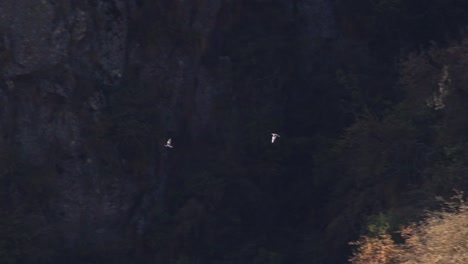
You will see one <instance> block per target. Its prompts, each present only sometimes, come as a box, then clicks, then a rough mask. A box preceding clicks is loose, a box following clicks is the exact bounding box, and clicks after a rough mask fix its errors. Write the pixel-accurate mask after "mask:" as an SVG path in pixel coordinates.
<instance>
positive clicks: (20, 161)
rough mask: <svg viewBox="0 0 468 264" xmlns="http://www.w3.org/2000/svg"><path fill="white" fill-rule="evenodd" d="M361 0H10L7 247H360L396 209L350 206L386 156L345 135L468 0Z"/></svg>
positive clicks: (29, 250)
mask: <svg viewBox="0 0 468 264" xmlns="http://www.w3.org/2000/svg"><path fill="white" fill-rule="evenodd" d="M355 2H356V4H355V5H351V4H350V2H349V1H344V0H336V1H332V0H295V1H285V0H236V1H229V0H197V1H185V0H179V1H173V0H158V1H152V0H135V1H133V0H99V1H75V0H54V1H52V0H42V1H32V0H3V1H1V2H0V62H1V63H0V78H1V80H0V100H1V104H0V135H1V137H0V157H1V159H0V165H1V170H0V181H1V184H0V195H1V199H0V206H1V209H2V211H1V213H0V214H1V215H0V262H2V263H63V262H67V263H337V262H336V261H343V260H344V259H345V258H346V254H348V252H349V248H348V246H347V244H346V243H347V241H349V240H350V239H353V238H354V236H356V235H357V234H358V233H359V228H360V227H359V221H361V220H362V219H361V218H362V217H361V216H362V215H361V213H362V214H364V215H365V214H366V213H368V214H372V213H375V212H377V211H379V210H381V209H382V210H383V209H388V208H387V207H386V205H379V206H382V207H379V208H377V209H376V208H373V209H372V210H370V211H369V210H368V209H369V207H368V205H367V204H359V203H357V205H356V206H357V207H359V209H358V210H355V211H352V212H350V211H347V210H346V209H344V207H345V206H346V201H347V200H349V197H352V196H353V195H354V193H353V192H354V191H355V190H357V189H359V188H360V187H362V186H360V187H359V188H357V189H356V188H355V186H354V187H353V185H352V184H351V185H349V184H350V183H349V182H348V179H347V178H344V177H345V176H347V175H353V173H354V172H355V170H354V167H352V166H351V165H350V164H359V162H360V161H362V162H363V164H364V165H363V167H366V168H367V165H368V164H369V166H371V165H372V164H373V162H374V160H372V161H369V160H364V158H363V160H359V158H357V157H358V156H360V155H359V154H360V153H368V152H366V151H367V150H368V149H366V150H359V149H358V150H356V151H357V152H356V153H354V154H357V155H356V156H354V157H352V158H351V157H350V156H353V153H350V152H347V151H348V150H349V151H352V150H353V149H352V148H350V149H346V147H343V146H346V144H347V143H343V144H342V145H340V146H341V147H343V148H340V147H336V145H337V142H342V141H339V140H338V139H339V138H340V135H342V134H343V131H344V129H345V128H347V127H350V126H351V125H353V124H354V125H355V126H358V125H359V124H360V123H359V122H358V121H362V119H361V118H362V117H363V116H366V114H369V113H372V115H375V116H376V117H377V119H379V118H383V117H384V116H386V115H387V113H388V111H389V109H394V107H395V106H396V105H397V103H400V102H401V101H402V98H403V95H402V94H405V93H403V92H401V89H400V88H401V87H400V86H398V85H396V83H397V80H398V79H399V76H401V71H400V68H398V64H397V62H398V59H399V58H401V57H400V55H401V54H406V52H408V51H414V50H415V48H416V47H421V48H422V49H425V47H427V45H428V43H429V41H430V40H435V41H439V42H440V43H445V42H444V41H446V40H447V39H453V38H455V37H457V36H459V29H460V25H464V23H465V22H466V21H464V20H463V19H462V18H463V17H466V14H467V13H466V10H467V9H466V8H465V9H463V8H459V7H462V4H460V5H457V4H456V3H455V2H457V1H452V2H453V3H451V4H447V5H443V4H442V3H441V1H436V0H434V1H428V3H429V4H428V5H425V7H422V5H421V4H418V3H416V2H418V1H409V2H408V3H409V4H403V3H401V1H383V0H380V1H370V2H372V3H370V2H369V1H364V0H362V1H355ZM419 2H420V1H419ZM353 3H354V1H353ZM427 6H428V7H427ZM419 7H421V8H422V9H418V8H419ZM426 7H427V10H426V9H424V8H426ZM440 7H443V8H442V9H441V8H440ZM435 9H437V10H442V11H441V13H440V15H438V16H437V17H438V18H439V19H440V20H441V21H444V24H443V25H440V26H439V24H437V25H438V27H432V28H430V29H427V30H429V31H430V32H426V31H424V32H425V33H426V34H422V33H421V34H420V35H417V34H416V35H414V33H415V32H420V31H421V30H422V29H421V27H419V26H421V25H423V24H424V23H425V22H424V21H426V22H427V21H429V20H428V19H429V18H431V19H432V17H433V15H434V14H433V13H431V12H434V10H435ZM421 10H422V11H421ZM420 11H421V12H420ZM454 12H455V13H454ZM386 17H389V18H391V19H388V20H387V19H386ZM446 18H451V19H446ZM411 19H413V20H411ZM387 22H388V23H387ZM412 22H414V27H415V28H412V27H409V28H406V25H408V24H411V23H412ZM402 28H406V30H403V31H401V30H400V29H402ZM448 28H449V29H450V30H448ZM444 33H446V34H444ZM434 58H435V57H434ZM436 61H437V59H436ZM436 63H441V62H438V61H437V62H436ZM408 65H409V64H408ZM442 68H443V67H442ZM406 69H408V68H406ZM410 81H413V80H410ZM379 120H380V119H379ZM379 122H380V121H379ZM356 124H358V125H356ZM371 125H372V124H369V126H371ZM391 126H392V125H391ZM405 129H406V128H405ZM354 131H358V132H356V133H357V134H358V135H361V134H360V133H361V132H359V131H360V130H359V129H356V130H354ZM364 131H365V132H363V134H365V133H367V130H365V129H364ZM399 131H400V130H399ZM402 131H404V129H403V130H402ZM271 132H277V133H279V134H280V135H281V138H279V140H278V141H277V142H276V143H275V144H271V142H270V133H271ZM400 132H401V131H400ZM401 133H404V132H401ZM392 136H393V135H392ZM392 136H389V138H390V139H392ZM412 136H414V137H415V138H418V137H419V136H420V135H419V134H417V133H416V134H414V135H413V134H412V135H410V136H409V137H412ZM168 138H172V139H173V145H174V148H173V149H167V148H165V147H164V143H165V142H166V140H167V139H168ZM357 138H359V137H357ZM352 140H354V138H353V139H352ZM352 140H350V141H346V139H345V141H346V142H348V143H349V142H351V141H352ZM363 140H364V141H365V142H369V141H368V138H364V139H363ZM352 142H354V141H352ZM339 144H341V143H339ZM339 144H338V145H339ZM356 144H360V145H363V144H361V143H359V142H357V143H356ZM371 145H372V144H371ZM333 146H335V148H333ZM353 146H354V145H353ZM372 146H374V145H372ZM370 148H371V147H370ZM330 149H333V150H332V151H329V150H330ZM337 149H338V150H337ZM330 152H332V153H330ZM371 155H372V152H371ZM353 158H356V160H354V159H353ZM348 165H349V166H348ZM337 166H340V167H339V168H338V167H337ZM347 166H348V167H347ZM343 170H344V171H343ZM357 173H358V174H359V175H366V174H365V173H366V171H365V169H363V170H361V171H358V172H357ZM353 177H354V176H353ZM355 179H356V178H355ZM357 179H358V181H359V178H357ZM380 183H382V184H385V182H380ZM405 183H406V182H405ZM411 183H413V184H416V183H418V184H419V183H420V181H419V180H415V182H411ZM358 184H359V183H358ZM349 186H352V188H353V189H352V190H353V192H347V190H345V189H343V188H346V187H349ZM379 186H380V185H379ZM363 188H365V187H363ZM379 188H380V187H379ZM395 188H396V187H395ZM375 190H377V191H378V190H380V189H374V191H375ZM392 191H395V192H397V190H396V189H392ZM363 193H366V192H363ZM389 196H391V197H393V196H392V195H391V194H389ZM369 197H371V196H369ZM365 198H368V197H367V196H366V197H365ZM391 199H392V198H389V200H391ZM384 200H385V199H384ZM385 201H387V200H385ZM348 208H349V207H348ZM343 213H345V214H346V215H343ZM356 214H358V215H356ZM340 234H343V236H341V237H340Z"/></svg>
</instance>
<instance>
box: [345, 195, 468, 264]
mask: <svg viewBox="0 0 468 264" xmlns="http://www.w3.org/2000/svg"><path fill="white" fill-rule="evenodd" d="M462 195H463V193H461V192H458V193H457V195H456V196H454V197H453V198H454V200H455V201H454V202H445V201H444V205H445V206H444V209H443V210H441V211H437V212H430V213H428V216H427V218H426V219H425V220H423V221H421V222H419V223H412V224H410V225H409V226H407V227H404V228H402V229H401V230H400V233H401V235H402V236H403V237H404V238H405V243H403V244H395V243H394V241H393V240H392V239H391V236H390V235H388V234H384V235H380V236H378V237H366V236H363V237H361V239H360V240H359V241H357V242H352V243H350V244H352V245H356V246H357V249H356V250H355V251H354V253H353V256H352V257H351V258H350V259H349V261H350V262H351V263H354V264H367V263H405V264H415V263H425V264H429V263H443V264H449V263H456V264H458V263H459V264H466V263H468V203H467V202H466V201H465V200H463V199H462Z"/></svg>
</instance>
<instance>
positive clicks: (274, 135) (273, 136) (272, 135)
mask: <svg viewBox="0 0 468 264" xmlns="http://www.w3.org/2000/svg"><path fill="white" fill-rule="evenodd" d="M277 137H280V135H278V134H276V133H271V143H272V144H273V143H275V139H276V138H277Z"/></svg>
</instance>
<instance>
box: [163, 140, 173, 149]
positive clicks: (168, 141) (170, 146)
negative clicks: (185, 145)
mask: <svg viewBox="0 0 468 264" xmlns="http://www.w3.org/2000/svg"><path fill="white" fill-rule="evenodd" d="M171 142H172V138H170V139H168V140H167V142H166V145H164V146H165V147H166V148H172V145H171Z"/></svg>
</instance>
